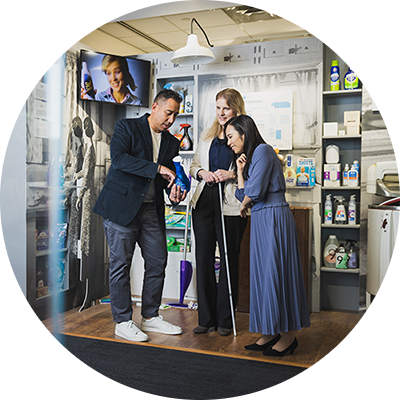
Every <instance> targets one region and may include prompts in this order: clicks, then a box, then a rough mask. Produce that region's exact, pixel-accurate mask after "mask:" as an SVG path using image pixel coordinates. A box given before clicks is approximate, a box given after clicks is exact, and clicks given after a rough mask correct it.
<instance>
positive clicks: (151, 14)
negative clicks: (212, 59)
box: [79, 1, 312, 56]
mask: <svg viewBox="0 0 400 400" xmlns="http://www.w3.org/2000/svg"><path fill="white" fill-rule="evenodd" d="M192 18H195V19H196V21H198V23H199V24H200V25H201V26H202V27H203V29H204V30H205V32H206V34H207V36H208V38H209V41H210V42H211V44H212V45H213V46H215V47H217V46H227V45H237V44H244V43H254V42H263V41H270V40H283V39H292V38H299V37H300V38H303V37H309V36H312V35H311V34H309V33H308V32H307V31H305V30H304V29H302V28H300V27H299V26H297V25H294V24H292V23H291V22H289V21H287V20H285V19H283V18H280V17H278V16H276V15H274V14H272V13H269V12H266V11H264V10H260V9H256V8H254V7H247V6H241V5H237V4H234V3H226V2H220V1H187V2H174V3H167V4H164V5H159V6H154V7H149V8H147V9H143V10H138V11H136V12H133V13H130V14H127V15H125V16H122V17H120V18H118V19H117V20H114V21H112V22H110V23H107V24H105V25H103V26H101V27H99V28H98V29H96V30H95V31H93V32H91V33H90V34H89V35H87V36H85V37H84V38H82V39H81V40H80V42H79V44H80V46H81V47H82V46H83V47H85V48H87V49H90V50H95V51H99V52H102V53H110V54H118V55H121V56H127V55H138V54H145V53H159V52H164V51H175V50H177V49H178V48H181V47H183V46H185V45H186V40H187V36H188V34H190V33H191V25H193V33H196V34H197V36H198V39H199V42H200V44H202V45H203V46H206V47H208V45H207V41H206V39H205V37H204V35H203V33H202V32H201V30H200V29H199V27H198V26H197V25H196V23H193V24H191V20H192Z"/></svg>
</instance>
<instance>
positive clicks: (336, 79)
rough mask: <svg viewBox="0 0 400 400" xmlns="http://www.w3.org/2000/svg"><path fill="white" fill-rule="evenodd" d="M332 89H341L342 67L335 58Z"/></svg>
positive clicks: (332, 67) (332, 71)
mask: <svg viewBox="0 0 400 400" xmlns="http://www.w3.org/2000/svg"><path fill="white" fill-rule="evenodd" d="M331 90H332V91H335V90H340V69H339V61H338V60H333V61H332V66H331Z"/></svg>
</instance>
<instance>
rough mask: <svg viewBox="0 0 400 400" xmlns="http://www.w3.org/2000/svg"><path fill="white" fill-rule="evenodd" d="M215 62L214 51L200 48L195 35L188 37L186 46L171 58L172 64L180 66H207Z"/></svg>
mask: <svg viewBox="0 0 400 400" xmlns="http://www.w3.org/2000/svg"><path fill="white" fill-rule="evenodd" d="M214 60H215V57H214V54H213V53H212V51H211V50H210V49H207V48H206V47H203V46H200V45H199V41H198V40H197V35H196V34H194V33H192V34H190V35H189V36H188V39H187V43H186V46H185V47H182V48H181V49H178V50H176V51H175V52H174V55H173V56H172V58H171V62H172V63H174V64H179V65H190V64H207V63H209V62H211V61H214Z"/></svg>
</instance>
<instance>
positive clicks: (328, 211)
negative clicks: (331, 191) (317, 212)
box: [325, 209, 332, 224]
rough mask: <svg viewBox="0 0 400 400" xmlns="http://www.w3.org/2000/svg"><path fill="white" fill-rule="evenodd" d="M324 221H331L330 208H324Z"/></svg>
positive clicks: (328, 222) (327, 222) (329, 222)
mask: <svg viewBox="0 0 400 400" xmlns="http://www.w3.org/2000/svg"><path fill="white" fill-rule="evenodd" d="M325 223H326V224H331V223H332V210H331V209H326V210H325Z"/></svg>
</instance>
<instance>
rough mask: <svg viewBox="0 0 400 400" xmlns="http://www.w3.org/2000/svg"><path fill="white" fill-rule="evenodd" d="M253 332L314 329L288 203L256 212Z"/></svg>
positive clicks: (252, 251) (252, 239) (252, 256)
mask: <svg viewBox="0 0 400 400" xmlns="http://www.w3.org/2000/svg"><path fill="white" fill-rule="evenodd" d="M250 235H251V236H250V323H249V330H250V332H261V333H262V334H264V335H276V334H278V333H280V332H288V331H292V330H299V329H301V328H302V327H303V328H304V327H308V326H310V318H309V313H308V306H307V297H306V292H305V286H304V279H303V273H302V266H301V259H300V252H299V246H298V239H297V230H296V223H295V221H294V218H293V215H292V212H291V210H290V208H289V205H288V204H287V203H278V204H270V205H266V206H265V207H263V208H261V209H259V210H256V211H252V213H251V232H250Z"/></svg>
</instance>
